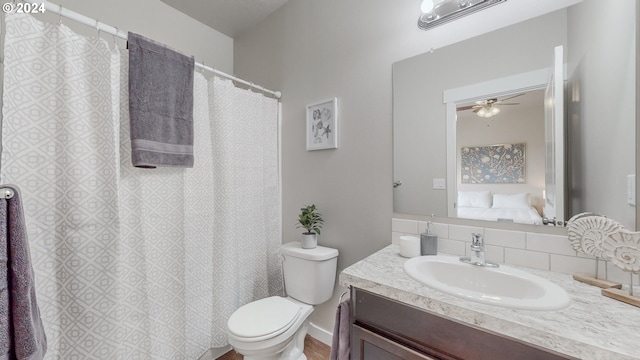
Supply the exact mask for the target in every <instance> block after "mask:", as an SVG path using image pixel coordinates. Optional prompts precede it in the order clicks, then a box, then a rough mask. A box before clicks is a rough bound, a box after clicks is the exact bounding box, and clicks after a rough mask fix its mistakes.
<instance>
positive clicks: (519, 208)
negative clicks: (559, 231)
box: [457, 191, 542, 224]
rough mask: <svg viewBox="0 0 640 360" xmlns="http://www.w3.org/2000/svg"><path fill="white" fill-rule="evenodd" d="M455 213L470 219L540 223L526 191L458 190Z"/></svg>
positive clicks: (539, 218)
mask: <svg viewBox="0 0 640 360" xmlns="http://www.w3.org/2000/svg"><path fill="white" fill-rule="evenodd" d="M457 215H458V217H459V218H463V219H472V220H489V221H507V222H514V223H519V224H542V218H541V217H540V214H539V213H538V211H537V210H536V209H535V208H533V207H532V206H531V203H530V200H529V194H528V193H519V194H513V195H506V194H493V195H492V194H491V192H490V191H460V192H458V202H457Z"/></svg>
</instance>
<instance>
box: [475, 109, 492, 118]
mask: <svg viewBox="0 0 640 360" xmlns="http://www.w3.org/2000/svg"><path fill="white" fill-rule="evenodd" d="M488 113H489V112H488V111H487V109H486V108H482V109H480V110H478V112H477V113H476V115H478V116H480V117H486V116H487V114H488ZM489 116H491V115H489Z"/></svg>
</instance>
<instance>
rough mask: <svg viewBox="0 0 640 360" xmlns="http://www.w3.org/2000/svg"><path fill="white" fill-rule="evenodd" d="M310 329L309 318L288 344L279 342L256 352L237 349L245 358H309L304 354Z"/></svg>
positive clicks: (267, 359)
mask: <svg viewBox="0 0 640 360" xmlns="http://www.w3.org/2000/svg"><path fill="white" fill-rule="evenodd" d="M308 330H309V320H308V319H307V320H305V321H304V323H302V325H301V326H300V328H299V329H298V331H297V332H296V334H295V335H294V336H293V337H292V338H291V339H290V340H289V342H288V343H286V344H278V345H275V346H273V347H272V348H271V349H261V350H259V351H256V352H254V351H246V350H242V349H235V350H236V352H237V353H239V354H241V355H243V357H244V360H307V356H306V355H305V354H304V338H305V336H306V335H307V331H308ZM257 352H259V353H257Z"/></svg>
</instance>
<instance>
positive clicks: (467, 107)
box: [456, 105, 476, 111]
mask: <svg viewBox="0 0 640 360" xmlns="http://www.w3.org/2000/svg"><path fill="white" fill-rule="evenodd" d="M475 107H476V105H469V106H461V107H459V108H457V109H456V110H458V111H464V110H471V109H473V108H475Z"/></svg>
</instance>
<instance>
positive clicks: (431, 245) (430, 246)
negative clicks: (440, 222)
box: [420, 221, 438, 255]
mask: <svg viewBox="0 0 640 360" xmlns="http://www.w3.org/2000/svg"><path fill="white" fill-rule="evenodd" d="M437 254H438V235H436V234H434V233H433V232H431V221H427V229H426V230H425V231H424V232H423V233H422V234H420V255H437Z"/></svg>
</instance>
